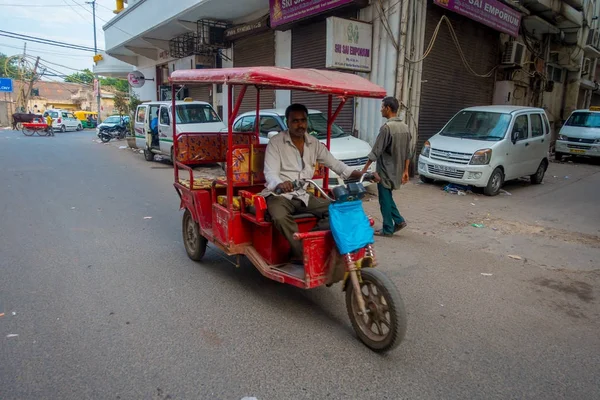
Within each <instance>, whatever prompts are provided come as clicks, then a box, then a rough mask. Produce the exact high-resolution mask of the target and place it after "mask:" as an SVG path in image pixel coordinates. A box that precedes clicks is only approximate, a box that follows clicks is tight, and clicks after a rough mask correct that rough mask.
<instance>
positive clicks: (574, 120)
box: [565, 112, 600, 128]
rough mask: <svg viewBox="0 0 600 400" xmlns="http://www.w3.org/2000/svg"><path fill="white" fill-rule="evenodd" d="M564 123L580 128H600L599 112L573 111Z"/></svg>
mask: <svg viewBox="0 0 600 400" xmlns="http://www.w3.org/2000/svg"><path fill="white" fill-rule="evenodd" d="M565 125H568V126H577V127H581V128H600V113H592V112H574V113H573V114H571V116H570V117H569V119H568V120H567V122H566V123H565Z"/></svg>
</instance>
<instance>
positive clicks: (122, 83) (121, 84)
mask: <svg viewBox="0 0 600 400" xmlns="http://www.w3.org/2000/svg"><path fill="white" fill-rule="evenodd" d="M100 84H101V85H102V86H104V87H106V86H111V87H113V88H115V89H116V90H118V91H119V92H123V93H129V82H127V80H126V79H118V78H100Z"/></svg>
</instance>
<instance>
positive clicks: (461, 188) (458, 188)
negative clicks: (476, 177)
mask: <svg viewBox="0 0 600 400" xmlns="http://www.w3.org/2000/svg"><path fill="white" fill-rule="evenodd" d="M472 189H473V188H472V187H471V186H465V185H458V184H456V183H449V184H447V185H446V186H444V187H443V188H442V190H443V191H445V192H446V193H451V194H457V195H459V196H466V195H467V193H473V191H472Z"/></svg>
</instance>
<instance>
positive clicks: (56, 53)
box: [0, 43, 90, 58]
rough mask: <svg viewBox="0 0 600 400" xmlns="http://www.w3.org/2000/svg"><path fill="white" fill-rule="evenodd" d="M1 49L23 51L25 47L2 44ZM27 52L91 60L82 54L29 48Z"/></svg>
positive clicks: (0, 44)
mask: <svg viewBox="0 0 600 400" xmlns="http://www.w3.org/2000/svg"><path fill="white" fill-rule="evenodd" d="M0 47H7V48H10V49H17V50H23V47H19V46H11V45H9V44H4V43H0ZM27 51H28V52H29V51H31V52H33V53H42V54H51V55H56V56H61V57H64V58H82V57H84V58H89V57H90V56H84V55H82V54H69V53H61V52H56V51H48V50H42V49H34V48H31V47H27Z"/></svg>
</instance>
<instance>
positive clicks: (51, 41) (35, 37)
mask: <svg viewBox="0 0 600 400" xmlns="http://www.w3.org/2000/svg"><path fill="white" fill-rule="evenodd" d="M0 33H4V34H8V35H14V36H21V37H24V38H27V39H36V40H43V41H46V42H49V43H56V44H62V45H67V46H73V47H79V48H82V49H86V50H93V49H92V48H91V47H88V46H83V45H79V44H73V43H66V42H60V41H57V40H51V39H44V38H41V37H37V36H30V35H24V34H22V33H16V32H9V31H3V30H0Z"/></svg>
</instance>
